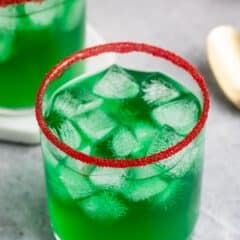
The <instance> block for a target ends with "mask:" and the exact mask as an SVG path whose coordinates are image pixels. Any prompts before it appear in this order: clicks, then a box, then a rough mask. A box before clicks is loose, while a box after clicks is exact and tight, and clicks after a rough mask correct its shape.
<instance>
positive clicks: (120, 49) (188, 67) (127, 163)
mask: <svg viewBox="0 0 240 240" xmlns="http://www.w3.org/2000/svg"><path fill="white" fill-rule="evenodd" d="M131 52H140V53H146V54H150V55H152V56H153V57H158V58H163V59H165V60H167V61H169V62H171V63H173V64H174V65H176V66H177V67H179V68H182V69H183V70H184V71H186V72H187V73H189V74H190V75H191V76H192V78H193V80H194V81H195V82H196V83H197V85H198V87H199V88H200V90H201V93H202V97H203V108H202V113H201V115H200V118H199V120H198V122H197V123H196V125H195V126H194V128H193V129H192V131H191V132H190V133H189V134H187V135H186V137H184V139H183V140H181V141H180V142H178V143H177V144H175V145H173V146H171V147H169V148H167V149H165V150H163V151H160V152H157V153H155V154H153V155H150V156H146V157H142V158H135V159H105V158H100V157H96V156H89V155H86V154H84V153H83V152H80V151H77V150H75V149H73V148H72V147H70V146H68V145H67V144H65V143H64V142H62V141H61V140H59V139H58V137H56V136H55V135H54V134H53V133H52V132H51V130H50V129H49V128H48V126H47V124H46V122H45V119H44V116H43V107H42V103H43V97H44V93H45V91H46V90H47V87H48V85H49V84H50V83H51V82H52V81H54V80H56V79H57V78H58V77H60V76H61V75H62V74H63V72H64V71H66V70H67V69H68V68H69V67H70V66H71V65H73V64H74V63H76V62H79V61H82V60H85V59H87V58H90V57H96V56H98V55H101V54H105V53H118V54H127V53H131ZM209 107H210V97H209V92H208V89H207V85H206V82H205V79H204V78H203V76H202V75H201V74H200V73H199V71H198V70H197V68H196V67H194V66H193V65H192V64H190V63H189V62H188V61H187V60H185V59H183V58H182V57H180V56H178V55H176V54H175V53H173V52H170V51H168V50H165V49H162V48H160V47H157V46H153V45H149V44H145V43H134V42H114V43H106V44H102V45H98V46H94V47H90V48H86V49H84V50H80V51H78V52H76V53H74V54H72V55H70V56H68V57H67V58H65V59H64V60H63V61H61V62H60V63H59V64H57V65H55V66H54V67H53V68H52V70H50V72H48V74H47V75H46V77H45V78H44V79H43V81H42V83H41V85H40V88H39V90H38V93H37V99H36V108H35V113H36V119H37V122H38V124H39V127H40V129H41V131H42V133H43V134H44V135H45V137H46V138H47V139H48V140H49V141H50V142H51V143H52V144H53V145H54V146H55V147H57V148H58V149H60V150H61V151H62V152H64V153H65V154H67V155H68V156H70V157H72V158H74V159H76V160H79V161H81V162H83V163H86V164H91V165H97V166H101V167H113V168H128V167H141V166H146V165H149V164H153V163H156V162H159V161H162V160H164V159H167V158H169V157H171V156H173V155H174V154H176V153H178V152H180V151H181V150H183V149H184V148H185V147H187V146H188V145H189V144H190V143H192V142H193V141H194V139H195V138H196V137H197V136H198V135H199V134H200V132H201V130H202V129H203V128H204V126H205V123H206V121H207V118H208V112H209Z"/></svg>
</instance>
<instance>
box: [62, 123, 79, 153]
mask: <svg viewBox="0 0 240 240" xmlns="http://www.w3.org/2000/svg"><path fill="white" fill-rule="evenodd" d="M58 132H59V137H60V139H61V140H62V141H63V142H64V143H65V144H67V145H69V146H70V147H72V148H74V149H76V148H78V147H79V146H80V144H81V136H80V133H79V130H77V129H76V127H74V125H73V124H72V123H71V122H70V121H68V120H66V121H64V122H63V124H62V125H61V127H60V129H59V131H58Z"/></svg>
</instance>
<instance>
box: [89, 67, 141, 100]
mask: <svg viewBox="0 0 240 240" xmlns="http://www.w3.org/2000/svg"><path fill="white" fill-rule="evenodd" d="M93 91H94V93H95V94H97V95H99V96H102V97H104V98H115V99H126V98H133V97H135V96H136V95H137V94H138V92H139V86H138V84H137V83H135V82H134V79H133V77H132V76H131V75H129V74H128V73H127V72H126V71H125V70H124V69H122V68H120V67H118V66H117V65H113V66H112V67H111V68H110V69H109V70H108V71H107V72H106V74H105V75H104V76H103V77H102V78H101V79H100V80H99V81H98V82H97V83H96V85H95V87H94V90H93Z"/></svg>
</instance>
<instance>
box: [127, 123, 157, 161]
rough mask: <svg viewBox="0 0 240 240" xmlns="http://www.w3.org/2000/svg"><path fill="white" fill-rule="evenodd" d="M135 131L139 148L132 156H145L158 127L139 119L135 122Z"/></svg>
mask: <svg viewBox="0 0 240 240" xmlns="http://www.w3.org/2000/svg"><path fill="white" fill-rule="evenodd" d="M133 132H134V136H135V137H136V139H137V142H138V149H137V150H136V151H135V152H133V153H132V154H131V156H132V157H133V158H139V157H144V156H146V151H147V149H148V148H149V146H150V144H151V142H152V139H153V138H154V136H155V134H156V132H157V129H156V128H155V127H153V126H152V125H151V124H150V123H148V122H144V121H138V122H136V123H135V126H134V130H133Z"/></svg>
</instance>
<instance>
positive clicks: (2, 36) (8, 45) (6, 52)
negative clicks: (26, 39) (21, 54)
mask: <svg viewBox="0 0 240 240" xmlns="http://www.w3.org/2000/svg"><path fill="white" fill-rule="evenodd" d="M14 37H15V34H14V30H6V31H5V30H2V28H1V17H0V63H1V62H4V61H6V60H7V59H8V58H9V57H10V56H11V54H12V53H13V51H14V50H13V41H14Z"/></svg>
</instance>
